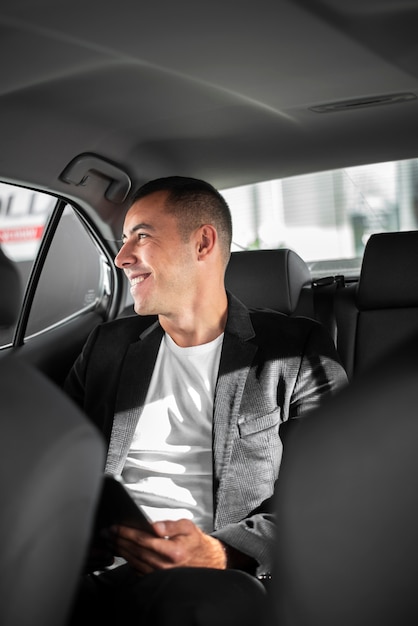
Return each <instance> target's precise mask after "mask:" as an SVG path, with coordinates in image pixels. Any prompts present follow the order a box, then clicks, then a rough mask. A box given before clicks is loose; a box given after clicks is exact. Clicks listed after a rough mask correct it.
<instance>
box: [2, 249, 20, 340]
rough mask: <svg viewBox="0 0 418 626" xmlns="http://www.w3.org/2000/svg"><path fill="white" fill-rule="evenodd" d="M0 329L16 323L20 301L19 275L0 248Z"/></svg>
mask: <svg viewBox="0 0 418 626" xmlns="http://www.w3.org/2000/svg"><path fill="white" fill-rule="evenodd" d="M0 291H1V297H0V328H8V327H9V326H13V325H14V324H15V322H16V321H17V317H18V315H19V309H20V301H21V285H20V275H19V272H18V270H17V267H16V265H15V264H14V263H13V261H11V260H10V259H9V257H7V256H6V255H5V253H4V252H3V250H2V249H1V248H0Z"/></svg>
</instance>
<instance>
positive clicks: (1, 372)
mask: <svg viewBox="0 0 418 626" xmlns="http://www.w3.org/2000/svg"><path fill="white" fill-rule="evenodd" d="M14 279H15V275H14V273H13V272H1V273H0V280H1V283H0V285H1V290H2V293H3V294H6V295H7V294H8V293H10V291H9V288H10V287H12V286H13V281H14ZM16 312H17V311H16V310H15V314H16ZM3 313H5V315H3ZM10 313H11V309H10V307H3V306H2V307H0V326H1V325H2V324H5V325H6V324H9V323H13V320H11V315H10ZM0 398H1V419H0V441H1V442H2V452H1V455H0V499H1V515H0V569H1V576H0V624H2V625H3V626H64V625H65V624H66V622H67V619H68V615H69V611H70V608H71V603H72V599H73V596H74V594H75V591H76V587H77V584H78V578H79V575H80V573H81V571H82V567H83V562H84V559H85V557H86V550H87V545H88V542H89V539H90V532H91V525H92V520H93V515H94V512H95V507H96V501H97V497H98V494H99V491H100V486H101V477H102V471H103V464H104V442H103V441H102V440H101V438H100V435H99V433H98V431H96V429H94V427H93V425H92V424H90V423H89V422H88V420H87V418H86V417H85V416H84V415H83V414H82V413H81V411H80V410H79V409H78V408H77V407H76V406H75V405H74V404H73V402H72V401H71V400H70V399H69V398H67V397H66V396H65V395H64V394H63V392H62V391H61V390H60V389H58V387H57V386H55V385H54V384H53V383H52V382H51V381H49V380H48V379H47V378H46V377H44V376H43V375H42V374H41V373H40V372H38V371H37V370H36V369H35V368H33V367H31V366H30V365H28V364H26V363H25V362H24V361H23V359H22V357H20V356H16V355H13V354H10V353H9V354H6V351H4V352H3V353H0Z"/></svg>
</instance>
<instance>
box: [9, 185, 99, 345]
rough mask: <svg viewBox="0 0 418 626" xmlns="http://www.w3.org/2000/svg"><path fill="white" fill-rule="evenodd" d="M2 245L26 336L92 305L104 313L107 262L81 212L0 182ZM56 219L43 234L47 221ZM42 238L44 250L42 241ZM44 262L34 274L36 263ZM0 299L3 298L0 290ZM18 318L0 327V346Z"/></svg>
mask: <svg viewBox="0 0 418 626" xmlns="http://www.w3.org/2000/svg"><path fill="white" fill-rule="evenodd" d="M0 201H1V204H0V244H1V247H2V251H3V252H4V253H5V255H7V258H8V260H10V261H11V262H12V263H13V264H14V265H15V267H16V269H17V270H18V275H19V278H20V286H21V303H22V305H23V302H24V296H25V293H26V292H27V290H28V286H29V284H30V282H29V281H30V280H31V281H33V282H34V284H31V285H30V289H33V290H34V291H33V297H31V298H27V301H26V303H25V306H26V307H27V311H25V313H26V315H25V321H26V326H25V329H24V338H25V339H27V338H29V337H31V336H33V335H35V334H38V333H40V332H45V331H47V330H48V329H50V328H51V327H53V326H55V325H57V324H61V323H63V322H65V321H66V320H68V319H69V318H71V317H74V316H76V315H80V314H82V313H83V312H85V311H88V310H91V309H97V308H101V309H102V310H103V311H105V309H106V307H107V304H108V300H109V296H110V291H111V269H110V263H109V261H108V258H107V256H106V254H105V253H104V251H103V250H102V249H101V247H100V245H99V243H98V242H97V241H96V238H95V236H94V233H93V232H92V231H91V230H90V228H89V226H88V224H87V223H86V222H85V221H84V219H83V218H82V216H81V214H80V213H79V212H78V211H77V210H76V209H75V208H74V207H72V206H71V205H69V204H66V203H65V202H63V201H60V200H58V199H57V198H55V197H52V196H49V195H48V194H43V193H40V192H37V191H30V190H26V189H21V188H18V187H13V186H11V185H6V184H4V183H2V184H1V185H0ZM51 220H54V225H53V226H51V229H50V233H48V234H47V226H48V222H51ZM42 241H44V248H43V249H42V248H41V242H42ZM41 252H42V262H40V261H39V259H38V267H37V270H36V272H34V274H33V276H32V277H31V274H32V272H33V270H34V267H35V265H34V264H35V261H36V259H37V257H38V256H39V255H40V254H41ZM2 297H7V294H3V295H2ZM16 325H17V320H16V321H15V323H14V324H12V325H10V326H8V327H7V328H0V346H2V347H4V346H7V345H10V344H11V343H12V341H13V337H14V333H15V329H16Z"/></svg>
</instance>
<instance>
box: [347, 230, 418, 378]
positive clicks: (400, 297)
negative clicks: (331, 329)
mask: <svg viewBox="0 0 418 626" xmlns="http://www.w3.org/2000/svg"><path fill="white" fill-rule="evenodd" d="M335 311H336V318H337V329H338V335H337V347H338V351H339V353H340V355H341V358H342V360H343V364H344V366H345V368H346V370H347V373H348V375H349V377H350V378H353V377H354V376H356V375H357V374H359V373H360V372H364V371H365V370H366V369H367V368H369V367H372V366H374V365H375V364H376V363H377V362H378V361H379V359H380V358H382V356H384V354H385V353H386V352H387V351H388V350H390V349H392V348H393V347H394V346H396V345H398V344H399V343H400V342H402V340H404V339H407V338H408V336H410V335H412V334H414V333H415V332H417V331H418V231H411V232H395V233H379V234H375V235H372V236H371V237H370V239H369V240H368V242H367V245H366V249H365V252H364V257H363V263H362V268H361V274H360V280H359V283H358V287H356V288H355V287H346V288H345V289H342V290H340V291H339V292H337V293H336V298H335Z"/></svg>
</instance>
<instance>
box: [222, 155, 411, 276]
mask: <svg viewBox="0 0 418 626" xmlns="http://www.w3.org/2000/svg"><path fill="white" fill-rule="evenodd" d="M222 194H223V196H224V197H225V199H226V201H227V202H228V204H229V206H230V208H231V213H232V219H233V232H234V237H233V248H232V249H233V250H249V249H260V248H264V249H269V248H270V249H271V248H291V249H293V250H295V252H297V253H298V254H299V255H300V256H301V257H302V258H303V259H304V260H305V261H306V262H307V263H308V265H309V267H310V270H311V273H312V277H313V278H321V277H323V276H327V275H330V274H344V275H346V276H358V274H359V271H360V266H361V260H362V256H363V252H364V247H365V245H366V242H367V240H368V238H369V237H370V235H371V234H372V233H377V232H385V231H397V230H415V229H417V227H418V220H417V215H418V159H412V160H403V161H396V162H387V163H377V164H372V165H362V166H357V167H350V168H344V169H338V170H331V171H327V172H319V173H315V174H308V175H304V176H294V177H290V178H283V179H276V180H269V181H264V182H260V183H257V184H254V185H246V186H242V187H236V188H233V189H223V190H222Z"/></svg>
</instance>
